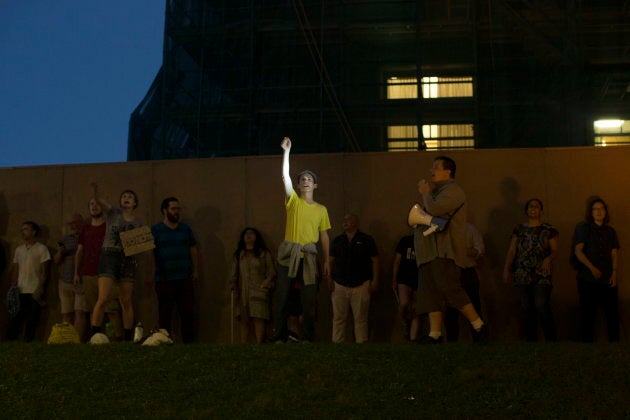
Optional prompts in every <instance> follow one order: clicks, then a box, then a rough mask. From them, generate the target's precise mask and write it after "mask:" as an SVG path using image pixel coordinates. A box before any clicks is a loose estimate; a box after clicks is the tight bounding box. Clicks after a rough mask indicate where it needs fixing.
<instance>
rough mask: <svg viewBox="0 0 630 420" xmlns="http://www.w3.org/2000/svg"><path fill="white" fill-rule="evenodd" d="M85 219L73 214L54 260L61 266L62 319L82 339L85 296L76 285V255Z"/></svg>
mask: <svg viewBox="0 0 630 420" xmlns="http://www.w3.org/2000/svg"><path fill="white" fill-rule="evenodd" d="M82 225H83V217H82V216H81V215H80V214H73V215H72V216H71V217H70V220H68V223H67V226H68V230H69V232H70V233H69V234H68V235H66V236H64V238H63V239H62V240H61V241H59V242H58V243H57V244H58V245H59V248H58V249H57V252H55V255H54V256H53V260H54V261H55V264H57V265H58V266H59V282H58V283H59V302H60V304H61V317H62V319H63V322H67V323H68V324H71V325H74V327H75V328H76V329H77V332H78V333H79V336H80V337H82V336H83V335H84V334H85V322H86V318H85V295H84V294H83V287H82V286H81V284H74V281H73V280H74V266H75V261H74V259H75V254H76V251H77V237H78V235H79V231H80V230H81V226H82Z"/></svg>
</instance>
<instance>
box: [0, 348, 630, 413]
mask: <svg viewBox="0 0 630 420" xmlns="http://www.w3.org/2000/svg"><path fill="white" fill-rule="evenodd" d="M0 355H1V357H0V359H1V360H0V410H1V414H0V415H2V417H3V418H8V417H22V418H26V417H28V418H32V417H40V418H48V417H63V418H68V417H70V418H78V417H99V418H100V417H109V418H112V417H121V416H122V417H126V418H136V417H150V416H158V417H184V418H232V417H248V418H256V417H278V416H281V417H295V418H304V417H306V418H326V417H333V418H419V417H420V418H424V417H428V418H444V417H446V418H460V417H472V418H475V417H506V416H511V417H522V418H529V417H549V418H558V417H560V418H584V417H590V418H592V417H599V418H630V346H628V345H624V344H617V345H607V344H598V345H583V344H576V343H559V344H547V345H544V344H525V343H511V344H489V345H472V344H449V345H438V346H418V345H410V344H367V345H360V346H359V345H340V346H335V345H332V344H310V345H308V344H304V345H289V344H284V345H273V344H270V345H264V346H255V345H236V346H217V345H202V344H198V345H189V346H183V345H174V346H170V347H157V348H147V347H141V346H137V345H132V344H121V343H113V344H110V345H104V346H88V345H75V346H72V345H69V346H47V345H45V344H22V343H0Z"/></svg>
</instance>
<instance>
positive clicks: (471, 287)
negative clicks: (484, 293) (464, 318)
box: [444, 267, 481, 341]
mask: <svg viewBox="0 0 630 420" xmlns="http://www.w3.org/2000/svg"><path fill="white" fill-rule="evenodd" d="M459 279H460V281H461V283H462V287H463V288H464V290H465V291H466V294H467V295H468V297H469V298H470V302H471V303H472V304H473V306H474V307H475V310H476V311H477V314H479V316H481V300H480V299H479V277H478V276H477V270H476V269H475V267H470V268H464V269H462V273H461V275H460V277H459ZM460 309H461V308H451V307H448V308H446V313H445V315H444V326H445V327H446V338H448V341H457V339H458V338H459V310H460ZM468 324H469V326H470V332H471V336H472V337H473V340H474V339H475V338H476V337H477V335H476V334H474V331H475V329H474V328H473V327H472V325H470V323H468Z"/></svg>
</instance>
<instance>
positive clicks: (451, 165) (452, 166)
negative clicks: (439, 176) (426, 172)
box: [433, 156, 457, 178]
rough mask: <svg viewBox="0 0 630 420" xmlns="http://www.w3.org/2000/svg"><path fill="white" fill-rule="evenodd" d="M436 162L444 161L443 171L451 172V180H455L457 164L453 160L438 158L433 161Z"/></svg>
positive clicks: (446, 157)
mask: <svg viewBox="0 0 630 420" xmlns="http://www.w3.org/2000/svg"><path fill="white" fill-rule="evenodd" d="M436 160H439V161H442V169H447V170H449V171H451V178H455V172H457V164H456V163H455V161H454V160H453V159H451V158H450V157H448V156H438V157H436V158H435V159H433V161H434V162H435V161H436Z"/></svg>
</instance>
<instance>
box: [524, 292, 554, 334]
mask: <svg viewBox="0 0 630 420" xmlns="http://www.w3.org/2000/svg"><path fill="white" fill-rule="evenodd" d="M516 289H517V290H518V292H519V300H520V304H521V312H522V317H523V329H524V330H525V339H526V340H527V341H538V321H540V326H541V327H542V330H543V334H544V336H545V340H546V341H556V340H557V339H558V337H557V334H556V324H555V321H554V319H553V313H552V312H551V305H550V298H551V289H552V287H551V286H549V285H543V286H540V285H537V284H528V285H518V286H516Z"/></svg>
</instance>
